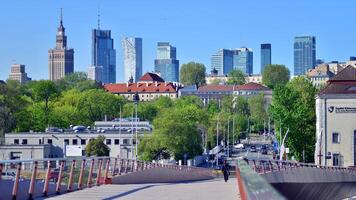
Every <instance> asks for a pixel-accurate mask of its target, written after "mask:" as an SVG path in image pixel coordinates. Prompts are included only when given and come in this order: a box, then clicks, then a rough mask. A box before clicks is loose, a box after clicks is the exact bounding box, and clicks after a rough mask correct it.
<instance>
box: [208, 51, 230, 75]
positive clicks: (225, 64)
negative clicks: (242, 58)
mask: <svg viewBox="0 0 356 200" xmlns="http://www.w3.org/2000/svg"><path fill="white" fill-rule="evenodd" d="M232 67H233V52H232V51H231V50H228V49H220V50H219V51H218V52H216V53H215V54H213V55H212V56H211V69H212V70H213V69H215V70H217V75H227V74H229V73H230V72H231V71H232Z"/></svg>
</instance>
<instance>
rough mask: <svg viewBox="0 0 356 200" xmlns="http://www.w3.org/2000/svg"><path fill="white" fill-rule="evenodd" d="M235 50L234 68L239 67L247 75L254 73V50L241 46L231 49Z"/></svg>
mask: <svg viewBox="0 0 356 200" xmlns="http://www.w3.org/2000/svg"><path fill="white" fill-rule="evenodd" d="M231 51H232V52H233V69H239V70H241V71H242V72H243V73H245V74H246V75H250V74H253V51H252V49H250V48H246V47H241V48H239V49H234V50H231Z"/></svg>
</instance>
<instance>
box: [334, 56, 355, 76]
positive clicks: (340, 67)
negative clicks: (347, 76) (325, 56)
mask: <svg viewBox="0 0 356 200" xmlns="http://www.w3.org/2000/svg"><path fill="white" fill-rule="evenodd" d="M328 65H329V70H330V71H331V72H332V73H334V74H338V73H339V72H340V71H341V70H343V69H344V68H346V67H347V66H353V67H356V61H355V60H353V59H352V57H351V58H350V60H348V61H345V62H338V61H331V62H329V63H328Z"/></svg>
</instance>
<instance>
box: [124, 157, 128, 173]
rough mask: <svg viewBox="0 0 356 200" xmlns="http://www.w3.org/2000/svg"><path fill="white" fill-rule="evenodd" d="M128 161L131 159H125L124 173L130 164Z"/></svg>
mask: <svg viewBox="0 0 356 200" xmlns="http://www.w3.org/2000/svg"><path fill="white" fill-rule="evenodd" d="M128 163H129V161H128V160H125V164H124V167H125V168H124V173H125V174H126V173H127V166H128Z"/></svg>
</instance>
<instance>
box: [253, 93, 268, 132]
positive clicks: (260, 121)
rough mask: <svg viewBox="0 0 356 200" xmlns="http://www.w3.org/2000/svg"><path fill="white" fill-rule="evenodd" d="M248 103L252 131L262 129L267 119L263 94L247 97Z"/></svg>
mask: <svg viewBox="0 0 356 200" xmlns="http://www.w3.org/2000/svg"><path fill="white" fill-rule="evenodd" d="M248 104H249V108H250V113H251V119H252V123H253V129H254V131H260V130H263V127H264V123H265V122H266V121H267V120H268V117H267V112H266V109H265V101H264V95H263V94H260V95H257V96H253V97H251V98H249V100H248Z"/></svg>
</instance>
